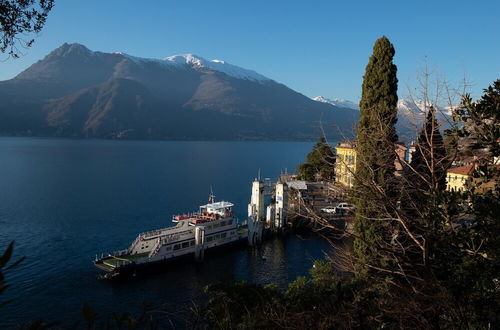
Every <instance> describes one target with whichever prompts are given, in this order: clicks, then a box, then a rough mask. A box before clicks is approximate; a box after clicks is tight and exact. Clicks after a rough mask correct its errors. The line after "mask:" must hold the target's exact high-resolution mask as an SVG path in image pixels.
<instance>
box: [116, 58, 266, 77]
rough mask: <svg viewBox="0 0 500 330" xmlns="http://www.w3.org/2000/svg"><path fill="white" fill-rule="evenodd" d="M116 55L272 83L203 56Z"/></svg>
mask: <svg viewBox="0 0 500 330" xmlns="http://www.w3.org/2000/svg"><path fill="white" fill-rule="evenodd" d="M114 54H117V55H121V56H123V57H126V58H127V59H129V60H131V61H132V62H134V63H136V64H141V63H148V62H149V63H151V62H155V63H159V64H163V65H169V66H177V67H186V66H187V67H191V68H192V69H195V70H199V69H203V68H204V69H208V70H212V71H218V72H222V73H225V74H226V75H228V76H231V77H234V78H238V79H247V80H253V81H258V82H262V81H270V80H271V79H269V78H267V77H265V76H263V75H261V74H259V73H257V72H255V71H253V70H249V69H244V68H241V67H238V66H236V65H232V64H229V63H227V62H226V61H223V60H219V59H214V60H210V61H209V60H206V59H204V58H203V57H201V56H197V55H193V54H181V55H173V56H168V57H166V58H164V59H155V58H142V57H136V56H132V55H129V54H126V53H121V52H115V53H114Z"/></svg>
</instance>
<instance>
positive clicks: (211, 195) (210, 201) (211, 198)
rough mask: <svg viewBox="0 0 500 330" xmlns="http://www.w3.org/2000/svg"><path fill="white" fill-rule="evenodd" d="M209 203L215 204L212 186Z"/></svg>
mask: <svg viewBox="0 0 500 330" xmlns="http://www.w3.org/2000/svg"><path fill="white" fill-rule="evenodd" d="M208 202H209V203H215V195H214V191H213V189H212V186H210V195H209V196H208Z"/></svg>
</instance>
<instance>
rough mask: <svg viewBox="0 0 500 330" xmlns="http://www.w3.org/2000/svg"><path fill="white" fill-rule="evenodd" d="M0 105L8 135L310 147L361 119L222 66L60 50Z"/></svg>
mask: <svg viewBox="0 0 500 330" xmlns="http://www.w3.org/2000/svg"><path fill="white" fill-rule="evenodd" d="M0 98H1V99H2V102H1V104H0V134H3V135H35V136H62V137H80V138H82V137H84V138H85V137H89V138H122V139H125V138H134V139H189V140H191V139H199V140H203V139H206V140H213V139H225V140H276V139H279V140H309V139H316V138H317V137H318V136H319V135H320V132H321V129H320V127H319V126H320V122H321V123H322V125H323V128H324V129H325V130H326V134H327V135H328V136H329V137H331V138H336V137H338V134H339V132H338V131H337V128H338V127H340V128H343V129H345V132H343V134H349V133H350V132H351V131H352V129H351V127H352V126H353V124H354V123H355V122H356V121H357V117H358V114H357V113H356V112H355V111H352V109H350V108H346V107H343V106H336V105H332V104H328V103H322V102H316V101H314V100H311V99H309V98H308V97H306V96H304V95H302V94H300V93H298V92H295V91H293V90H292V89H290V88H288V87H287V86H285V85H283V84H280V83H278V82H276V81H274V80H272V79H269V78H267V77H265V76H263V75H261V74H259V73H257V72H255V71H252V70H248V69H244V68H240V67H238V66H235V65H232V64H229V63H227V62H224V61H222V60H211V61H209V60H206V59H204V58H202V57H199V56H195V55H191V54H186V55H175V56H170V57H166V58H164V59H148V58H139V57H135V56H131V55H128V54H124V53H103V52H98V51H95V52H94V51H91V50H89V49H88V48H86V47H85V46H83V45H80V44H64V45H62V46H61V47H59V48H57V49H55V50H54V51H52V52H51V53H50V54H48V55H47V56H46V57H45V58H43V59H42V60H40V61H38V62H36V63H35V64H33V65H32V66H31V67H29V68H28V69H26V70H25V71H23V72H21V73H20V74H19V75H17V76H16V77H15V78H13V79H10V80H6V81H1V82H0ZM334 127H337V128H334Z"/></svg>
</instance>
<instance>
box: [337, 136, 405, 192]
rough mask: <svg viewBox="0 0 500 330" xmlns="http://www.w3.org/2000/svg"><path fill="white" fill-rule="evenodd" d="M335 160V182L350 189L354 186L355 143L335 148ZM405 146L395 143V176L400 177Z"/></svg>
mask: <svg viewBox="0 0 500 330" xmlns="http://www.w3.org/2000/svg"><path fill="white" fill-rule="evenodd" d="M335 149H336V151H337V158H336V161H335V180H336V182H338V183H340V184H342V185H344V186H346V187H348V188H352V186H353V185H354V174H355V173H356V162H357V154H356V142H341V143H339V144H337V147H336V148H335ZM406 150H407V148H406V146H405V144H404V143H402V142H397V143H396V145H395V151H396V154H397V157H396V160H395V161H394V165H395V167H396V175H401V174H402V171H403V160H405V159H406V157H405V155H406Z"/></svg>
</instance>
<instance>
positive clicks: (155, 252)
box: [149, 238, 162, 258]
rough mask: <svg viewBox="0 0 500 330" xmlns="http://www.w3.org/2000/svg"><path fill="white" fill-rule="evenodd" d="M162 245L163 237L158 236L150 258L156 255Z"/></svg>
mask: <svg viewBox="0 0 500 330" xmlns="http://www.w3.org/2000/svg"><path fill="white" fill-rule="evenodd" d="M161 245H162V244H161V238H158V239H157V240H156V244H155V246H154V248H153V250H152V251H151V253H150V254H149V258H152V257H154V256H155V255H156V254H157V253H158V251H160V249H161Z"/></svg>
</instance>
